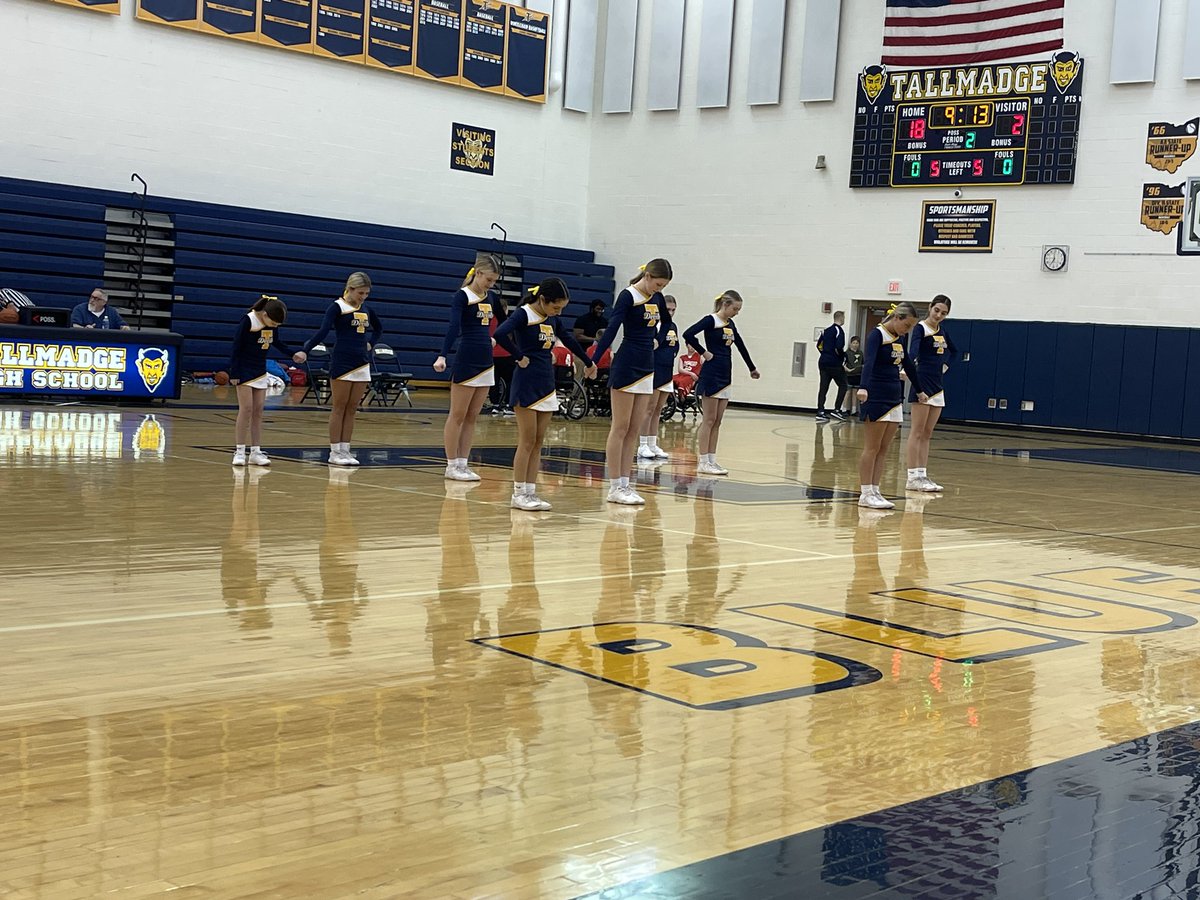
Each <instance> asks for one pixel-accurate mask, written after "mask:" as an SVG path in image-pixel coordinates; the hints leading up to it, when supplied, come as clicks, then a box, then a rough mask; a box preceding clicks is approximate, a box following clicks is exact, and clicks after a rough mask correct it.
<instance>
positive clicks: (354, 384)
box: [304, 272, 383, 466]
mask: <svg viewBox="0 0 1200 900" xmlns="http://www.w3.org/2000/svg"><path fill="white" fill-rule="evenodd" d="M370 293H371V278H370V276H368V275H367V274H366V273H365V272H355V273H353V274H352V275H351V276H350V277H349V278H348V279H346V289H345V290H344V291H343V292H342V296H341V299H339V300H334V301H333V303H332V304H331V305H330V307H329V309H327V310H326V311H325V320H324V321H323V322H322V323H321V327H320V328H319V329H318V330H317V333H316V334H314V335H313V336H312V337H311V338H309V340H308V342H307V343H305V345H304V352H305V353H309V352H311V351H312V348H313V347H315V346H316V345H317V344H319V343H321V342H322V341H323V340H325V336H326V335H327V334H329V332H330V331H331V330H332V331H333V332H334V334H335V335H336V343H335V344H334V345H333V352H332V354H331V355H330V358H329V381H330V391H331V393H332V394H333V398H332V399H333V411H332V412H331V413H330V414H329V464H330V465H331V466H357V465H358V460H357V459H355V458H354V454H352V453H351V452H350V439H351V438H352V437H353V436H354V416H355V414H356V413H357V412H358V404H360V403H361V402H362V398H363V396H364V395H365V394H366V393H367V387H368V386H369V385H370V383H371V348H372V347H373V346H375V344H377V343H379V335H380V334H382V333H383V326H382V325H380V324H379V319H378V318H376V317H375V313H374V312H372V311H371V310H369V309H365V308H364V307H363V304H364V303H365V302H366V299H367V297H368V296H369V295H370Z"/></svg>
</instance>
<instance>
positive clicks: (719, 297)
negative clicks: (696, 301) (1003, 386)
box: [713, 291, 725, 301]
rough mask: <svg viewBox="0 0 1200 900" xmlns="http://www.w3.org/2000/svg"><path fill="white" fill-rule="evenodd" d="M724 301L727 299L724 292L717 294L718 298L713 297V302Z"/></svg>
mask: <svg viewBox="0 0 1200 900" xmlns="http://www.w3.org/2000/svg"><path fill="white" fill-rule="evenodd" d="M724 299H725V292H724V291H721V293H719V294H717V296H715V297H713V300H714V301H716V300H724Z"/></svg>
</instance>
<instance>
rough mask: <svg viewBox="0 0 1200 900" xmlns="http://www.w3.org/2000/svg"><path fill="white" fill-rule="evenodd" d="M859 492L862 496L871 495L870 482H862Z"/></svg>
mask: <svg viewBox="0 0 1200 900" xmlns="http://www.w3.org/2000/svg"><path fill="white" fill-rule="evenodd" d="M858 493H859V494H860V495H861V496H863V497H867V496H869V495H870V493H871V485H869V484H860V485H859V486H858Z"/></svg>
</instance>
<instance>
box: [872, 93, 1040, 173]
mask: <svg viewBox="0 0 1200 900" xmlns="http://www.w3.org/2000/svg"><path fill="white" fill-rule="evenodd" d="M1030 107H1031V102H1030V98H1028V97H1019V98H1015V99H1012V100H989V101H984V102H980V101H975V102H972V103H933V104H922V105H909V104H900V105H899V107H898V108H897V110H896V128H895V132H894V135H893V138H892V175H891V178H892V186H893V187H909V186H912V185H921V184H1023V183H1024V182H1025V159H1026V152H1027V150H1028V142H1029V141H1028V138H1029V110H1030Z"/></svg>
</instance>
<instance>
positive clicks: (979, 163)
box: [971, 159, 983, 178]
mask: <svg viewBox="0 0 1200 900" xmlns="http://www.w3.org/2000/svg"><path fill="white" fill-rule="evenodd" d="M971 174H972V175H974V176H975V177H976V178H978V177H979V176H980V175H982V174H983V160H982V159H973V160H971Z"/></svg>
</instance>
